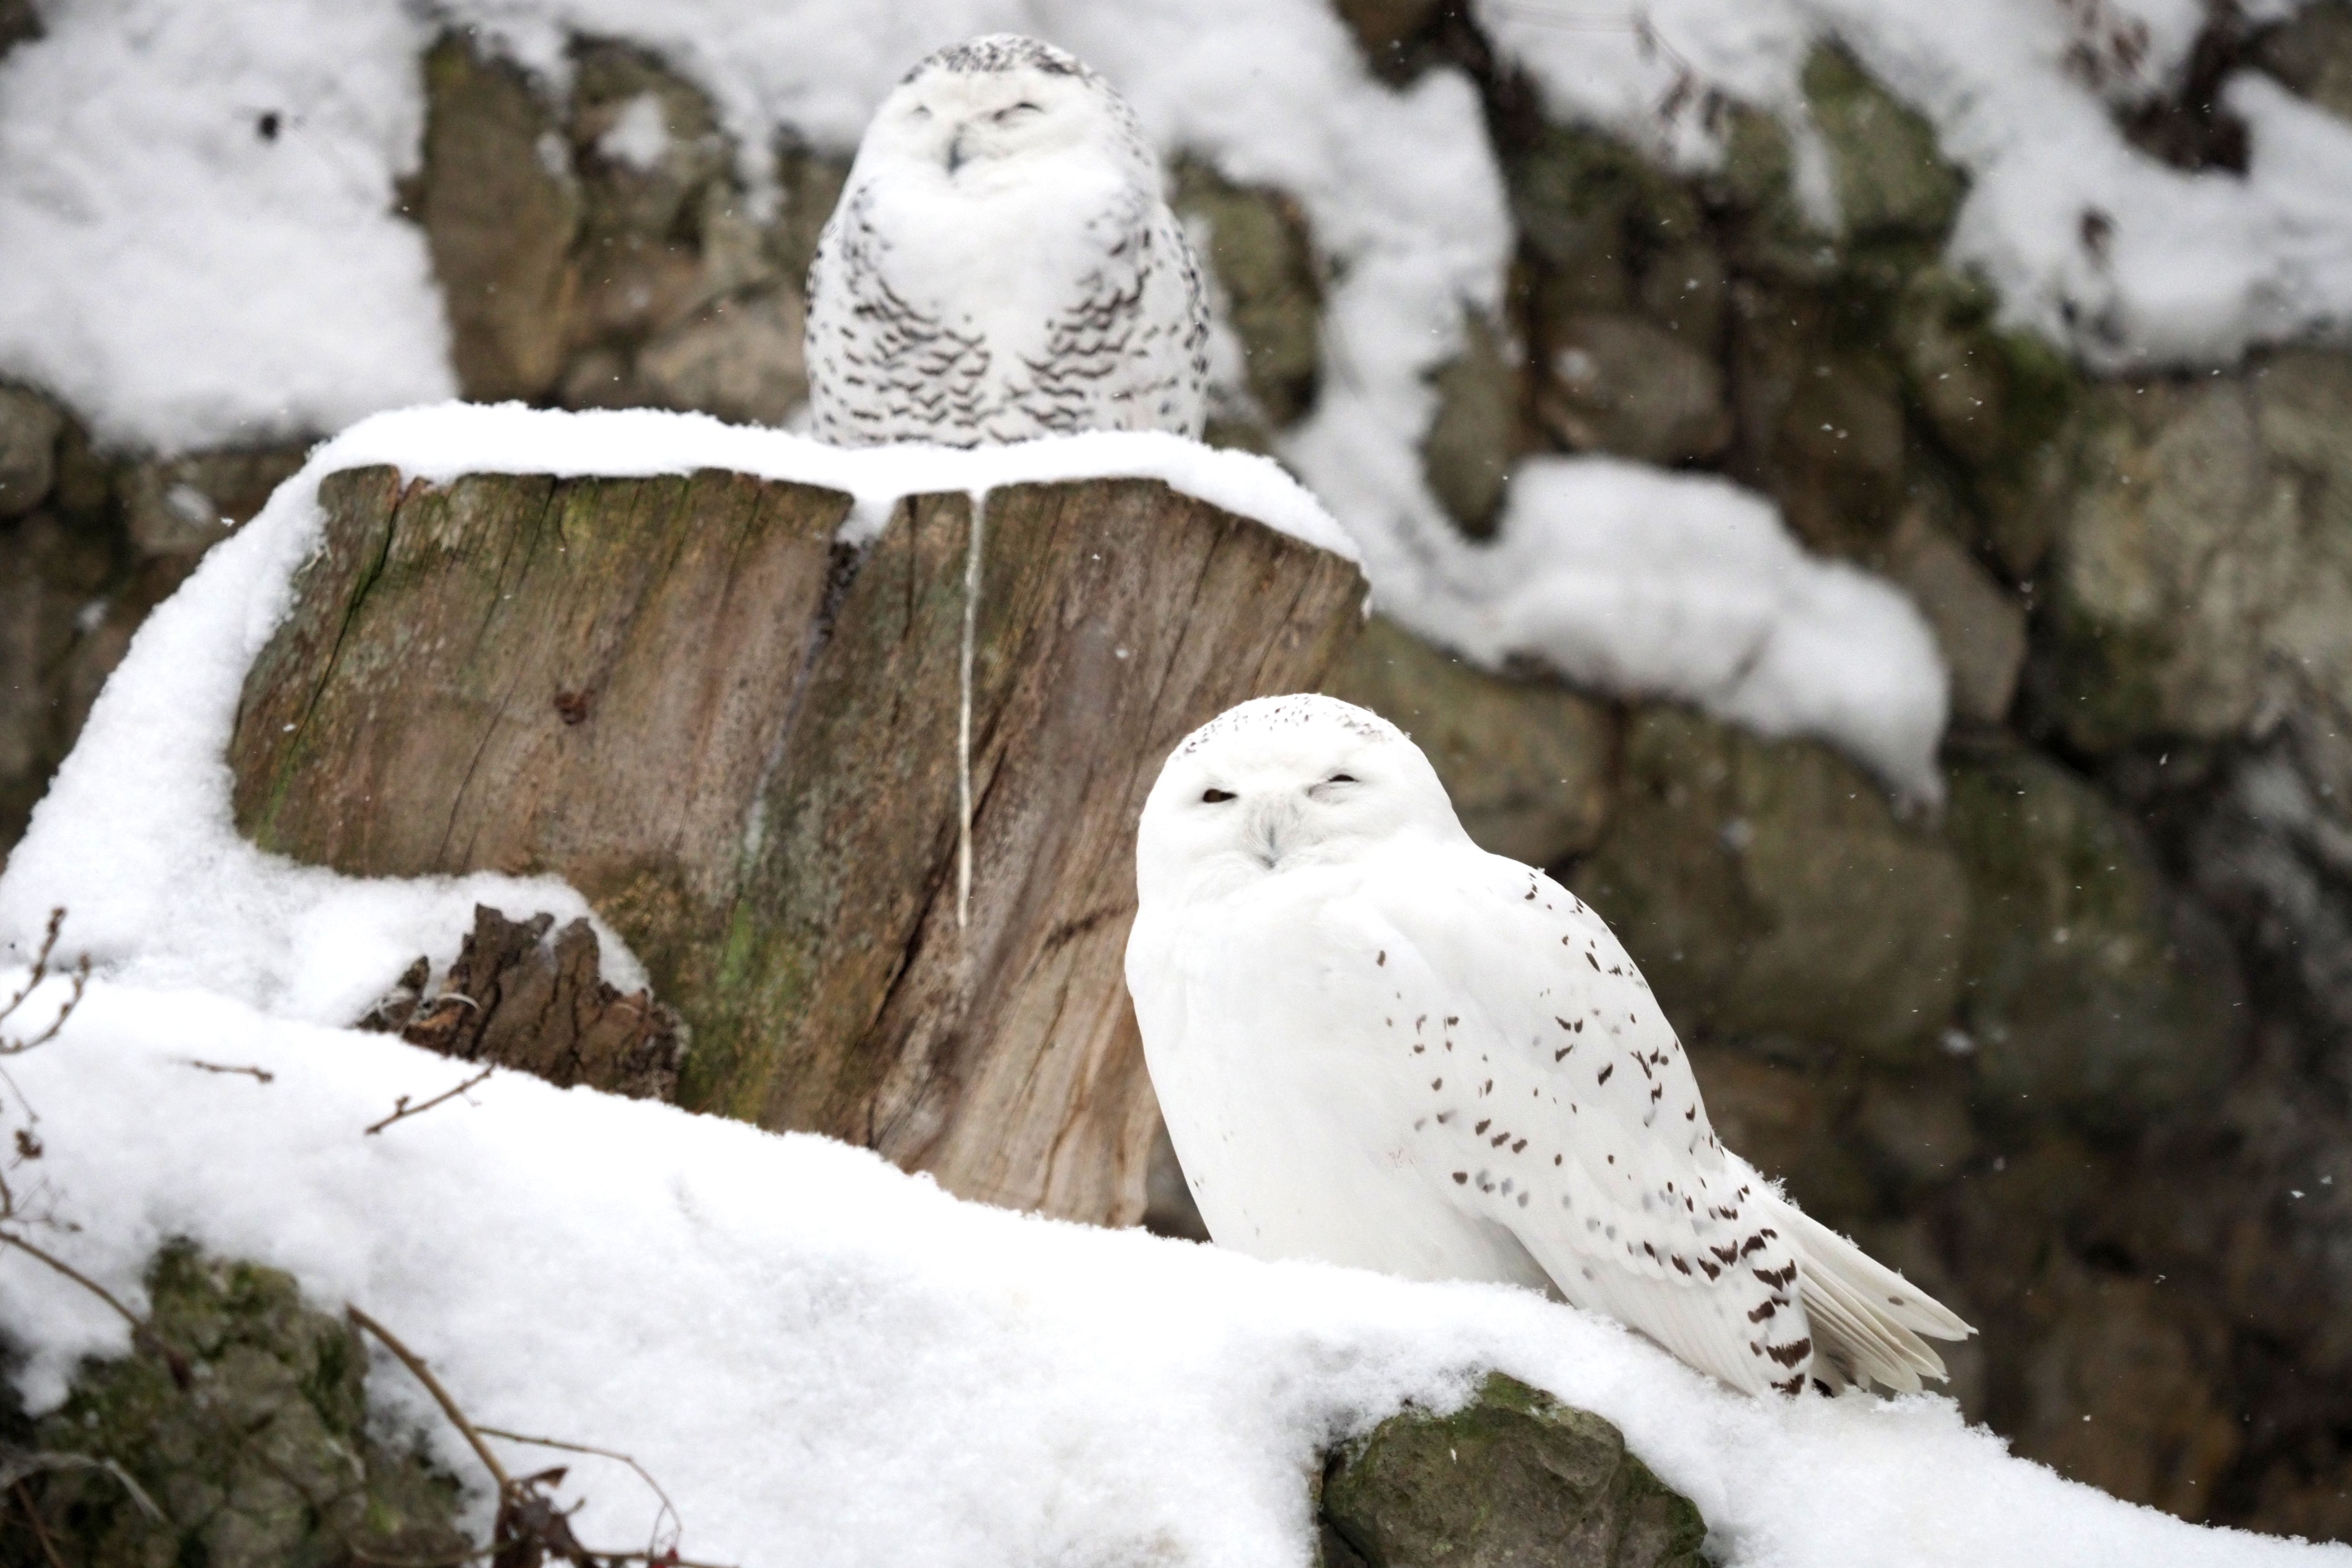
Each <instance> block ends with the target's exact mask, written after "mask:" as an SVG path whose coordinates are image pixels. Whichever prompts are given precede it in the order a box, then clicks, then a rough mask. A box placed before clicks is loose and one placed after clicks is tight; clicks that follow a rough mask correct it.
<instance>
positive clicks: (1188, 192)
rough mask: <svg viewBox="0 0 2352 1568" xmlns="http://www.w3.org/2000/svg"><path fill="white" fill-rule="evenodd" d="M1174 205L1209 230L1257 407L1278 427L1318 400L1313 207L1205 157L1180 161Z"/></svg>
mask: <svg viewBox="0 0 2352 1568" xmlns="http://www.w3.org/2000/svg"><path fill="white" fill-rule="evenodd" d="M1175 173H1176V182H1175V184H1176V190H1175V196H1174V201H1173V205H1174V206H1175V208H1176V211H1177V213H1178V214H1179V215H1180V216H1182V217H1183V218H1185V219H1186V220H1187V221H1188V222H1190V223H1193V224H1198V225H1201V226H1205V227H1206V228H1207V230H1208V245H1207V247H1206V254H1205V255H1204V256H1203V257H1202V260H1204V261H1205V262H1206V263H1207V264H1208V267H1209V269H1210V271H1211V272H1212V273H1213V275H1214V277H1215V280H1216V284H1217V286H1218V288H1219V289H1221V290H1222V291H1223V296H1224V301H1225V307H1226V311H1227V321H1228V322H1229V324H1230V325H1231V326H1232V327H1233V330H1234V336H1235V337H1237V338H1239V339H1240V340H1241V346H1242V361H1243V371H1244V375H1245V376H1246V378H1247V381H1248V386H1249V395H1250V397H1251V398H1252V399H1253V400H1254V401H1255V403H1256V405H1257V407H1256V409H1255V413H1256V414H1257V415H1258V416H1260V417H1262V418H1263V419H1264V420H1265V424H1266V426H1268V427H1269V428H1270V429H1275V430H1279V429H1282V428H1284V427H1285V426H1289V425H1292V424H1295V423H1296V422H1297V420H1298V418H1299V417H1300V416H1302V415H1304V414H1305V413H1306V412H1307V409H1309V408H1310V407H1312V406H1313V405H1314V403H1315V392H1316V387H1317V385H1318V383H1319V381H1320V379H1321V374H1322V327H1321V322H1320V315H1319V312H1320V310H1321V308H1322V300H1323V288H1322V281H1321V276H1320V273H1319V272H1318V268H1317V266H1316V261H1315V244H1314V237H1313V236H1312V235H1311V234H1310V233H1309V231H1308V229H1307V214H1306V210H1305V209H1304V208H1302V207H1301V206H1300V205H1298V203H1297V199H1296V198H1294V197H1292V196H1290V195H1287V194H1286V193H1284V192H1282V191H1278V190H1275V189H1272V188H1271V187H1267V186H1261V185H1236V184H1233V183H1232V182H1231V181H1229V180H1227V179H1225V178H1224V177H1223V175H1221V174H1218V173H1217V172H1216V171H1215V170H1214V169H1213V168H1211V167H1210V166H1209V165H1208V164H1206V163H1201V162H1200V161H1199V160H1197V159H1186V160H1184V161H1182V162H1181V163H1178V164H1177V166H1176V171H1175Z"/></svg>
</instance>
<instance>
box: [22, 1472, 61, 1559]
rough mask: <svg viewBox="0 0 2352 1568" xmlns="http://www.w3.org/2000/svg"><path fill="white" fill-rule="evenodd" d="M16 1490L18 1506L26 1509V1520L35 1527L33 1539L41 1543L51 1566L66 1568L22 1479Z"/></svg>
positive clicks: (43, 1553) (42, 1553)
mask: <svg viewBox="0 0 2352 1568" xmlns="http://www.w3.org/2000/svg"><path fill="white" fill-rule="evenodd" d="M15 1490H16V1506H17V1507H18V1508H21V1509H23V1510H25V1522H26V1523H27V1524H29V1525H31V1526H32V1527H33V1539H34V1540H36V1541H37V1542H40V1543H41V1555H42V1556H43V1557H45V1558H47V1560H48V1564H49V1568H66V1565H65V1563H64V1560H63V1559H61V1558H59V1557H58V1549H57V1548H56V1547H55V1546H53V1545H51V1544H50V1542H49V1532H48V1531H47V1530H46V1529H44V1528H42V1525H41V1510H39V1509H37V1508H35V1507H34V1506H33V1494H32V1493H31V1492H29V1491H27V1490H26V1489H25V1483H24V1482H22V1481H18V1482H17V1483H16V1487H15Z"/></svg>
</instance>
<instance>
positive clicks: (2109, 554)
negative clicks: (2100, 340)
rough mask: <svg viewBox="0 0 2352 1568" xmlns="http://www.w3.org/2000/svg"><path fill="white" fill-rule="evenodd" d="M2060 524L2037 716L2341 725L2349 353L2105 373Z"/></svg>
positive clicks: (2108, 727)
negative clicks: (2310, 714)
mask: <svg viewBox="0 0 2352 1568" xmlns="http://www.w3.org/2000/svg"><path fill="white" fill-rule="evenodd" d="M2090 418H2091V429H2090V432H2089V434H2088V435H2087V437H2085V440H2084V451H2083V455H2082V458H2081V461H2080V469H2081V474H2082V479H2081V481H2080V488H2079V489H2078V490H2077V492H2076V494H2075V497H2074V504H2073V506H2072V508H2071V509H2070V510H2069V511H2068V513H2067V515H2066V517H2065V519H2064V521H2063V525H2062V532H2061V536H2060V538H2059V541H2058V545H2057V549H2056V552H2055V563H2056V571H2055V572H2054V573H2053V574H2052V575H2053V578H2054V582H2053V588H2054V590H2055V592H2054V595H2053V599H2054V603H2053V606H2052V608H2053V614H2052V616H2051V633H2052V635H2051V637H2050V638H2049V639H2048V642H2047V645H2046V650H2045V651H2044V652H2043V654H2042V662H2043V666H2044V669H2043V672H2042V681H2041V684H2042V686H2043V688H2044V695H2045V697H2046V706H2047V709H2048V719H2049V721H2050V722H2051V723H2053V725H2054V726H2055V727H2056V728H2057V729H2058V730H2059V731H2060V732H2062V733H2063V735H2064V736H2065V738H2066V740H2067V741H2068V742H2070V743H2071V744H2072V745H2074V746H2075V747H2077V748H2079V749H2081V750H2083V751H2086V752H2109V751H2114V750H2116V749H2118V748H2120V747H2123V746H2126V745H2130V744H2134V743H2136V742H2148V741H2153V740H2160V739H2164V738H2168V737H2181V738H2189V739H2196V740H2204V741H2221V740H2228V739H2232V738H2236V737H2241V736H2247V735H2257V734H2261V733H2263V732H2265V731H2268V730H2269V729H2271V728H2272V727H2273V725H2275V724H2276V723H2277V722H2278V721H2280V720H2282V719H2288V718H2291V717H2292V716H2293V715H2294V714H2295V713H2296V712H2297V711H2298V710H2313V711H2314V715H2315V720H2316V725H2317V727H2318V728H2320V729H2323V730H2327V731H2335V732H2338V733H2341V732H2344V731H2347V729H2352V355H2346V354H2342V353H2328V352H2323V351H2317V350H2301V351H2294V352H2289V353H2280V354H2278V355H2276V356H2274V357H2273V358H2271V359H2269V360H2267V361H2265V362H2263V363H2260V364H2258V365H2256V366H2254V367H2253V368H2252V370H2250V371H2248V372H2246V373H2244V374H2231V375H2218V374H2217V375H2211V376H2199V377H2195V378H2193V379H2189V380H2187V381H2183V382H2170V381H2147V382H2137V383H2118V384H2112V385H2109V386H2105V387H2103V388H2101V389H2100V390H2099V391H2098V392H2097V394H2096V395H2095V396H2094V397H2093V398H2092V399H2091V400H2090Z"/></svg>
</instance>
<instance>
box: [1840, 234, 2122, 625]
mask: <svg viewBox="0 0 2352 1568" xmlns="http://www.w3.org/2000/svg"><path fill="white" fill-rule="evenodd" d="M1999 306H2000V300H1999V297H1998V296H1997V295H1995V294H1994V292H1993V291H1992V289H1990V287H1989V286H1988V285H1986V284H1985V283H1984V282H1983V281H1982V280H1981V279H1978V278H1976V277H1974V276H1973V275H1970V274H1965V273H1957V272H1954V271H1952V270H1950V269H1949V268H1945V267H1942V266H1939V265H1937V266H1926V267H1921V268H1917V269H1916V270H1915V271H1914V272H1912V273H1911V275H1910V276H1909V278H1908V279H1907V280H1906V282H1904V284H1903V285H1902V287H1901V289H1900V290H1899V292H1898V293H1897V294H1896V296H1895V300H1894V302H1893V306H1892V310H1891V313H1890V317H1889V320H1888V321H1887V323H1886V327H1885V340H1886V342H1887V345H1888V346H1889V347H1891V348H1892V349H1893V351H1894V357H1895V363H1896V364H1897V366H1898V367H1899V369H1900V370H1901V373H1902V376H1903V384H1904V390H1905V392H1906V395H1908V397H1909V399H1910V401H1911V405H1912V406H1913V407H1914V408H1916V409H1917V410H1918V412H1919V415H1920V418H1921V422H1922V423H1923V424H1924V425H1925V426H1926V428H1927V432H1928V433H1929V435H1930V437H1931V438H1932V440H1933V441H1934V443H1935V444H1936V445H1937V446H1938V447H1941V448H1942V450H1943V451H1944V453H1946V454H1947V455H1948V457H1949V458H1951V459H1952V460H1951V461H1950V462H1948V463H1945V464H1943V465H1940V466H1939V470H1940V473H1941V474H1942V475H1944V476H1947V477H1948V481H1949V482H1950V483H1951V484H1953V485H1954V486H1955V487H1956V488H1957V489H1958V491H1959V493H1960V497H1961V499H1962V500H1963V501H1965V502H1966V504H1967V506H1968V507H1969V510H1970V511H1971V512H1972V513H1973V514H1974V516H1975V518H1976V520H1977V526H1978V528H1979V530H1980V531H1981V535H1982V538H1983V540H1984V542H1985V544H1986V545H1987V546H1988V547H1989V548H1990V550H1991V552H1993V554H1994V556H1995V557H1996V558H1997V559H1998V560H1999V561H2000V564H2001V566H2002V568H2003V569H2004V570H2005V571H2006V572H2007V573H2008V574H2009V575H2010V576H2011V578H2013V579H2017V580H2020V581H2022V580H2024V579H2025V578H2028V577H2031V576H2032V574H2033V573H2034V570H2035V569H2036V568H2037V567H2038V566H2040V565H2041V563H2042V555H2043V553H2044V552H2046V551H2047V550H2048V549H2049V546H2050V541H2051V538H2052V536H2053V533H2054V532H2055V531H2056V530H2057V527H2058V521H2059V517H2060V514H2061V513H2062V512H2063V510H2064V507H2065V504H2066V499H2067V494H2068V490H2069V487H2070V486H2071V485H2073V483H2074V467H2073V459H2074V444H2075V441H2076V439H2077V434H2076V429H2075V426H2074V419H2073V415H2074V409H2075V406H2076V405H2077V404H2078V402H2079V401H2080V399H2081V396H2082V378H2081V376H2080V375H2079V374H2077V373H2076V372H2075V371H2074V367H2073V366H2072V365H2070V364H2069V363H2067V362H2066V360H2065V358H2064V356H2063V355H2062V354H2061V353H2058V351H2056V350H2055V349H2053V348H2052V347H2051V346H2050V345H2049V344H2047V343H2045V342H2042V340H2041V339H2039V338H2036V337H2034V336H2032V334H2030V333H2026V332H2019V331H2000V330H1999V328H1998V327H1997V326H1996V325H1995V315H1996V312H1997V310H1999Z"/></svg>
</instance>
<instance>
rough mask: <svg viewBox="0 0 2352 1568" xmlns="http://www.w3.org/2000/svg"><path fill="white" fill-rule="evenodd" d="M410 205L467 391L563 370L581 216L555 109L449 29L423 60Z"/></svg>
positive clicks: (546, 379)
mask: <svg viewBox="0 0 2352 1568" xmlns="http://www.w3.org/2000/svg"><path fill="white" fill-rule="evenodd" d="M416 206H417V214H418V216H419V217H420V219H421V220H422V221H423V223H424V226H425V241H426V243H427V245H428V246H429V247H431V250H432V253H433V270H434V273H435V275H436V277H438V278H439V279H440V280H441V295H442V299H443V300H444V301H445V303H446V306H447V308H448V312H449V331H450V343H449V362H450V367H451V368H452V369H453V370H455V371H456V372H457V384H458V385H459V386H460V387H462V388H463V389H464V390H465V394H466V395H467V396H468V397H471V398H475V399H478V400H479V401H482V402H492V401H496V400H497V399H499V398H505V397H522V398H533V397H539V396H541V395H544V394H545V393H546V392H547V391H548V390H549V389H550V388H551V387H552V386H553V385H554V384H555V380H556V377H557V376H558V375H559V374H561V373H562V367H563V356H564V349H565V343H564V331H565V324H566V320H567V317H568V316H569V314H570V311H571V309H572V296H573V294H574V293H575V291H576V290H577V289H578V284H579V279H578V274H577V270H576V269H575V268H574V267H573V266H572V259H571V252H572V236H573V234H574V233H575V232H576V230H577V228H578V226H579V222H580V190H579V182H578V181H577V180H575V179H574V178H573V177H572V169H571V161H570V159H569V157H568V156H567V155H566V150H565V145H564V142H563V138H562V134H561V133H560V132H558V131H557V129H556V117H555V115H554V113H553V112H552V111H551V110H550V109H549V108H548V106H547V105H546V104H545V103H543V102H542V101H541V99H540V97H539V95H538V94H537V93H536V92H535V91H534V90H533V89H532V86H531V83H530V80H529V79H527V78H525V77H524V76H523V74H522V73H521V72H520V70H518V69H516V68H514V67H512V66H509V65H507V64H505V63H503V62H500V61H495V60H489V59H486V58H482V57H481V56H479V55H478V54H477V53H476V52H475V51H474V49H473V48H472V47H470V46H469V45H468V44H467V42H466V41H465V40H463V39H461V38H458V37H445V38H444V39H442V40H441V42H440V43H439V44H437V45H436V46H435V47H434V49H433V52H432V53H431V54H429V55H427V56H426V57H425V172H424V179H423V184H422V189H421V194H420V195H419V196H418V198H417V203H416Z"/></svg>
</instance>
